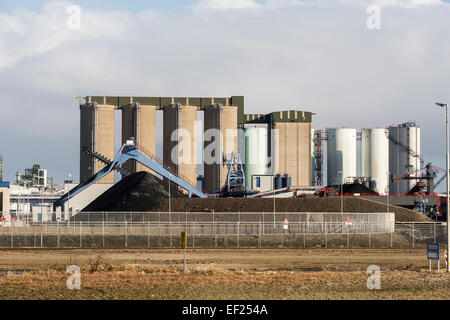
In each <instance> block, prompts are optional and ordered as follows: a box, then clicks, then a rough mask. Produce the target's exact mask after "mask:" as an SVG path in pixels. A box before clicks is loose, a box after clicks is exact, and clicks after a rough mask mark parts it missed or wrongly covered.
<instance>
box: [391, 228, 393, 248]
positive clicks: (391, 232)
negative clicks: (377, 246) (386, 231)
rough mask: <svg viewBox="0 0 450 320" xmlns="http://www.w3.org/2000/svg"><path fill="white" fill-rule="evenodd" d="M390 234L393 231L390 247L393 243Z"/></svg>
mask: <svg viewBox="0 0 450 320" xmlns="http://www.w3.org/2000/svg"><path fill="white" fill-rule="evenodd" d="M392 234H393V232H391V248H392V245H393V243H392Z"/></svg>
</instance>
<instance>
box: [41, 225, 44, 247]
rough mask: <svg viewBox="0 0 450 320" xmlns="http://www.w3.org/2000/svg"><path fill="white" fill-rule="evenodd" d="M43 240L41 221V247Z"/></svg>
mask: <svg viewBox="0 0 450 320" xmlns="http://www.w3.org/2000/svg"><path fill="white" fill-rule="evenodd" d="M43 243H44V242H43V241H42V222H41V248H42V247H43Z"/></svg>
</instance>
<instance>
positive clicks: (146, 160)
mask: <svg viewBox="0 0 450 320" xmlns="http://www.w3.org/2000/svg"><path fill="white" fill-rule="evenodd" d="M125 148H127V151H124V150H125ZM93 156H94V155H93ZM97 156H98V155H95V156H94V157H96V158H97ZM100 156H101V155H100ZM130 159H133V160H136V161H137V162H139V163H141V164H143V165H144V166H146V167H147V168H150V169H152V170H153V171H155V172H156V173H158V174H160V175H161V176H163V177H164V178H167V179H169V180H170V181H171V182H173V183H175V184H177V185H178V186H180V187H181V188H183V189H184V190H186V191H187V192H188V195H189V197H192V196H196V197H199V198H207V197H208V195H206V194H205V193H203V192H201V191H199V190H197V188H196V187H195V186H194V185H193V184H192V183H190V182H188V180H187V179H186V178H183V177H182V176H181V175H180V174H179V173H177V172H176V171H175V170H173V169H172V168H169V167H168V166H167V165H165V164H164V163H162V161H160V160H158V158H157V157H156V156H155V155H153V154H151V153H150V152H148V151H146V150H145V149H144V148H143V147H142V146H140V145H139V144H137V143H136V140H134V139H130V140H128V141H127V142H126V143H125V144H123V145H122V147H121V148H120V150H119V152H118V153H117V155H116V157H115V159H114V161H112V162H110V161H109V160H108V159H106V158H104V159H103V160H101V161H103V162H105V163H107V162H109V163H107V165H106V166H105V167H104V168H103V169H102V170H100V171H99V172H97V173H96V174H94V175H93V176H92V177H91V178H89V179H88V180H87V181H85V182H83V183H80V184H79V185H78V186H76V187H75V188H73V189H72V190H70V192H68V193H66V194H65V195H63V196H62V197H61V198H59V199H58V200H57V201H55V203H54V204H53V207H54V208H55V209H56V207H60V206H62V205H63V204H64V203H65V202H66V201H67V200H69V199H71V198H73V197H74V196H76V195H77V194H79V193H80V192H82V191H83V190H85V189H86V188H88V187H89V186H90V185H92V184H93V183H95V182H97V181H99V180H100V179H102V178H103V177H104V176H106V175H107V174H108V173H110V172H111V171H113V170H118V171H120V170H124V169H123V168H121V166H122V164H124V163H125V162H127V161H128V160H130Z"/></svg>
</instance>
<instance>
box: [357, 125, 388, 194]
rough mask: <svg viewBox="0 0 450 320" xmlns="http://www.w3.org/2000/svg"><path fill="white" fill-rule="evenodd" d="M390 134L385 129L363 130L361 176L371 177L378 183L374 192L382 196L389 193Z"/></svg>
mask: <svg viewBox="0 0 450 320" xmlns="http://www.w3.org/2000/svg"><path fill="white" fill-rule="evenodd" d="M388 133H389V131H388V129H385V128H373V129H362V130H361V175H362V176H363V177H371V178H372V180H374V181H375V182H376V186H375V190H374V191H376V192H378V193H380V194H386V193H388V192H389V190H388V186H389V177H388V171H389V139H388ZM372 186H373V183H372Z"/></svg>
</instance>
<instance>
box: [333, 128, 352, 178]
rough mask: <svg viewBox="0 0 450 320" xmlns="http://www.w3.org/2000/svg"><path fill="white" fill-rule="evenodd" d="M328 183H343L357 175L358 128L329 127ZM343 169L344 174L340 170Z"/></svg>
mask: <svg viewBox="0 0 450 320" xmlns="http://www.w3.org/2000/svg"><path fill="white" fill-rule="evenodd" d="M327 139H328V141H327V180H328V184H329V185H332V184H341V183H343V182H344V181H345V178H347V177H355V176H356V129H354V128H337V129H327ZM339 171H342V174H341V173H340V172H339Z"/></svg>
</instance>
